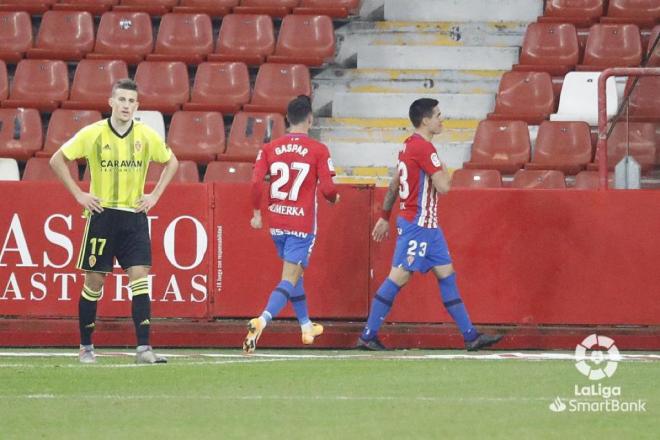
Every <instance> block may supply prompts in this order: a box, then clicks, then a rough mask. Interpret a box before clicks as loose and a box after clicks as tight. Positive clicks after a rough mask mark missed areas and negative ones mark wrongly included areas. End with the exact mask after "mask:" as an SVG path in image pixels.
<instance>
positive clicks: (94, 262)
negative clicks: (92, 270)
mask: <svg viewBox="0 0 660 440" xmlns="http://www.w3.org/2000/svg"><path fill="white" fill-rule="evenodd" d="M88 261H89V267H94V265H95V264H96V257H95V256H94V255H90V256H89V260H88Z"/></svg>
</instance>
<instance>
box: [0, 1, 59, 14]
mask: <svg viewBox="0 0 660 440" xmlns="http://www.w3.org/2000/svg"><path fill="white" fill-rule="evenodd" d="M56 2H57V0H2V2H0V11H25V12H27V13H28V14H34V15H40V14H43V13H44V12H46V11H47V10H48V9H50V8H51V6H53V5H54V4H55V3H56Z"/></svg>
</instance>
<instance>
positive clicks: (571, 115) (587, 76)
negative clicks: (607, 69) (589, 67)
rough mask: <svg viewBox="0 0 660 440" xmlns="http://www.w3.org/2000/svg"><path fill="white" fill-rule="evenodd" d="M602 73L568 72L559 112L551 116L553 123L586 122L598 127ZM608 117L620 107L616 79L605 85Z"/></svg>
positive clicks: (612, 78) (562, 90)
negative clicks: (599, 83) (599, 80)
mask: <svg viewBox="0 0 660 440" xmlns="http://www.w3.org/2000/svg"><path fill="white" fill-rule="evenodd" d="M599 76H600V72H568V73H567V74H566V76H565V77H564V84H563V85H562V89H561V96H560V98H559V110H558V111H557V113H555V114H553V115H550V120H551V121H584V122H586V123H587V124H589V125H592V126H593V125H598V77H599ZM605 90H606V94H607V117H608V119H610V118H612V117H613V116H614V115H615V114H616V111H617V108H618V106H619V98H618V95H617V92H616V84H615V79H614V77H609V78H608V79H607V82H606V84H605Z"/></svg>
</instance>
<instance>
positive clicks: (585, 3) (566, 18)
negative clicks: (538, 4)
mask: <svg viewBox="0 0 660 440" xmlns="http://www.w3.org/2000/svg"><path fill="white" fill-rule="evenodd" d="M603 10H604V8H603V0H547V1H546V2H545V14H544V16H543V17H539V22H554V23H573V24H575V25H577V26H589V25H591V24H593V23H595V22H596V21H598V19H599V18H600V16H601V15H603Z"/></svg>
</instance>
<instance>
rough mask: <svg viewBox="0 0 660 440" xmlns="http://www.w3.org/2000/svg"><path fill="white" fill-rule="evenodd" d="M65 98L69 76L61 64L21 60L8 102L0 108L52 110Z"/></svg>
mask: <svg viewBox="0 0 660 440" xmlns="http://www.w3.org/2000/svg"><path fill="white" fill-rule="evenodd" d="M68 97H69V73H68V70H67V66H66V63H65V62H64V61H59V60H58V61H53V60H21V61H19V63H18V66H17V67H16V73H15V74H14V81H13V83H12V85H11V89H10V91H9V99H8V100H7V101H4V102H3V103H2V106H3V107H26V108H37V109H39V110H42V111H53V110H55V109H56V108H57V107H59V105H60V103H61V102H62V101H65V100H66V99H67V98H68Z"/></svg>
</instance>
